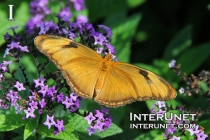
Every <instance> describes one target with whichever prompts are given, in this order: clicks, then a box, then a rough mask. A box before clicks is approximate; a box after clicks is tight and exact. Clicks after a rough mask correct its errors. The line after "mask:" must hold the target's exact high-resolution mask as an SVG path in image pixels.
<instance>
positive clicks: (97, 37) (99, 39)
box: [93, 32, 106, 46]
mask: <svg viewBox="0 0 210 140" xmlns="http://www.w3.org/2000/svg"><path fill="white" fill-rule="evenodd" d="M93 37H94V39H95V42H94V45H97V44H98V45H101V46H103V43H104V42H105V41H106V37H105V36H104V35H103V34H101V33H97V32H95V33H94V34H93Z"/></svg>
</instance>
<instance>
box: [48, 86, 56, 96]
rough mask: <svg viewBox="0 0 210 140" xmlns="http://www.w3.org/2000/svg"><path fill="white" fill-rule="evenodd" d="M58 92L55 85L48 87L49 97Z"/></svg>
mask: <svg viewBox="0 0 210 140" xmlns="http://www.w3.org/2000/svg"><path fill="white" fill-rule="evenodd" d="M56 92H57V90H56V89H55V87H54V86H53V87H50V88H49V89H48V91H47V95H48V96H49V97H52V96H54V94H55V93H56Z"/></svg>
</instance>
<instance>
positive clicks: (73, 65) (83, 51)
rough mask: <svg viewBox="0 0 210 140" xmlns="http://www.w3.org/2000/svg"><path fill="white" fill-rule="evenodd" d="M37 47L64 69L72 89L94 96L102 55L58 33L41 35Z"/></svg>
mask: <svg viewBox="0 0 210 140" xmlns="http://www.w3.org/2000/svg"><path fill="white" fill-rule="evenodd" d="M35 45H36V47H37V48H38V49H39V50H40V51H41V52H42V53H44V54H45V55H46V56H48V57H49V58H50V59H51V60H52V61H53V62H54V63H55V65H56V66H57V67H58V68H59V69H60V70H61V71H62V73H63V75H64V78H65V79H66V80H67V83H68V84H69V85H70V86H71V88H72V90H74V91H76V93H77V94H78V95H80V96H82V97H85V98H92V96H93V94H94V87H95V84H96V81H97V78H98V75H99V72H100V71H99V66H100V62H101V60H102V57H101V56H100V55H99V54H97V53H96V52H95V51H93V50H92V49H90V48H88V47H85V46H84V45H82V44H79V43H76V42H74V41H72V40H70V39H67V38H64V37H60V36H56V35H40V36H37V37H36V39H35Z"/></svg>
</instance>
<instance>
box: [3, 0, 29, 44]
mask: <svg viewBox="0 0 210 140" xmlns="http://www.w3.org/2000/svg"><path fill="white" fill-rule="evenodd" d="M9 4H13V5H14V6H13V12H14V20H13V21H9V20H8V18H9V7H8V5H9ZM0 5H1V8H0V19H1V21H0V27H1V30H0V36H1V37H0V46H1V45H2V44H3V43H4V42H5V41H4V38H3V35H4V34H6V33H7V32H9V33H12V31H11V30H10V31H8V30H7V29H8V28H10V27H11V26H18V28H17V29H16V30H15V31H16V33H19V32H20V31H21V30H23V28H24V26H25V25H26V22H27V21H28V19H29V3H28V2H27V1H21V2H19V1H16V2H12V3H11V2H9V1H6V2H0Z"/></svg>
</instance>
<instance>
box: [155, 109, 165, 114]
mask: <svg viewBox="0 0 210 140" xmlns="http://www.w3.org/2000/svg"><path fill="white" fill-rule="evenodd" d="M165 113H166V111H165V110H162V109H159V110H158V111H157V112H156V114H165Z"/></svg>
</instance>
